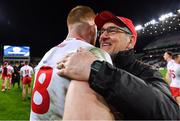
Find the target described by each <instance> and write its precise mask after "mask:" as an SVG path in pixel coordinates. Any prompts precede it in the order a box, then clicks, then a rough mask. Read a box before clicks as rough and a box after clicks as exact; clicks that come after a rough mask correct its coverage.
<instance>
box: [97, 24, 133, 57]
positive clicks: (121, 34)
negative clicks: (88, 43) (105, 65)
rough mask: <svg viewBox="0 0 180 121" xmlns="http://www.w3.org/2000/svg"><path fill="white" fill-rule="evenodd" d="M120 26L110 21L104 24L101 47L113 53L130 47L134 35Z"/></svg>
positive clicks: (101, 32) (100, 39) (100, 40)
mask: <svg viewBox="0 0 180 121" xmlns="http://www.w3.org/2000/svg"><path fill="white" fill-rule="evenodd" d="M118 28H119V26H117V25H116V24H114V23H112V22H108V23H105V24H104V25H103V27H102V28H101V31H100V38H99V43H100V48H101V49H103V50H105V51H106V52H108V53H109V54H111V55H113V54H116V53H118V52H119V51H124V50H127V49H129V45H130V44H132V41H131V37H132V35H129V34H127V33H126V32H125V31H123V30H120V29H118ZM108 30H109V31H108Z"/></svg>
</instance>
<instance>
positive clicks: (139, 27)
mask: <svg viewBox="0 0 180 121" xmlns="http://www.w3.org/2000/svg"><path fill="white" fill-rule="evenodd" d="M141 29H143V27H142V25H137V26H136V27H135V30H136V31H138V30H141Z"/></svg>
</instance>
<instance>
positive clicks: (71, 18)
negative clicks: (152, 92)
mask: <svg viewBox="0 0 180 121" xmlns="http://www.w3.org/2000/svg"><path fill="white" fill-rule="evenodd" d="M94 18H95V13H94V11H93V10H92V9H91V8H90V7H88V6H83V5H79V6H76V7H75V8H73V9H72V10H71V11H70V12H69V14H68V17H67V24H68V25H71V24H75V23H83V22H86V21H88V20H92V19H93V20H94Z"/></svg>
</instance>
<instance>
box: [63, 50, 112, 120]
mask: <svg viewBox="0 0 180 121" xmlns="http://www.w3.org/2000/svg"><path fill="white" fill-rule="evenodd" d="M90 51H91V52H92V53H94V55H96V57H98V58H99V59H103V58H106V57H105V55H104V54H103V53H101V52H100V51H99V50H98V49H95V48H94V49H92V50H90ZM74 62H76V61H74ZM80 68H81V67H80ZM82 68H83V67H82ZM84 71H85V70H84ZM113 119H114V116H113V115H112V113H111V111H110V109H109V107H108V105H107V104H106V102H105V101H104V98H103V97H102V96H100V95H99V94H97V93H96V92H94V91H93V90H92V89H91V88H90V87H89V84H88V82H85V81H75V80H72V81H71V83H70V85H69V88H68V92H67V95H66V102H65V110H64V116H63V120H113Z"/></svg>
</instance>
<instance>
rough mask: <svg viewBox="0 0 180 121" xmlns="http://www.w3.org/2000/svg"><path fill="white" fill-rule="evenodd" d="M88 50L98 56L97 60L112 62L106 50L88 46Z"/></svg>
mask: <svg viewBox="0 0 180 121" xmlns="http://www.w3.org/2000/svg"><path fill="white" fill-rule="evenodd" d="M88 50H89V51H90V52H91V53H93V54H94V55H95V56H96V57H98V58H99V60H105V61H108V62H109V63H111V64H112V60H111V57H110V55H109V54H108V53H107V52H106V51H104V50H102V49H100V48H97V47H90V48H89V49H88Z"/></svg>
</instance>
